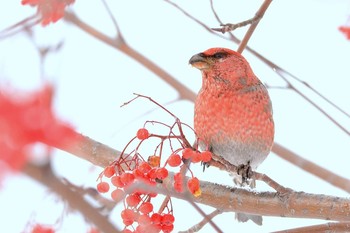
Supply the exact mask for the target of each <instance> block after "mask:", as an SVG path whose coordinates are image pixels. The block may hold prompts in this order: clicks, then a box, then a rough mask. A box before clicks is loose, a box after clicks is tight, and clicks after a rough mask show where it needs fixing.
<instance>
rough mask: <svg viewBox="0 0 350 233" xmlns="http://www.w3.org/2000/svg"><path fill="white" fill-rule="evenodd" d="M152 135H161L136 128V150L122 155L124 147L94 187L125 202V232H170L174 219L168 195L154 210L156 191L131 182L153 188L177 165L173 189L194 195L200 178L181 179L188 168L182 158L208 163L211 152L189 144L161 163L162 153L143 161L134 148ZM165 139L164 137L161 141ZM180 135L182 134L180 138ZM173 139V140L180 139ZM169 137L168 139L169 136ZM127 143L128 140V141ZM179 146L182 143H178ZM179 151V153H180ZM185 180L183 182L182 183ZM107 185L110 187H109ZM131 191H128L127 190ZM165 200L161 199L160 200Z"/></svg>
mask: <svg viewBox="0 0 350 233" xmlns="http://www.w3.org/2000/svg"><path fill="white" fill-rule="evenodd" d="M151 137H158V138H159V137H161V136H159V135H153V134H150V133H149V131H148V130H147V129H146V128H141V129H139V130H138V131H137V133H136V137H134V138H133V139H132V140H131V141H133V140H135V139H139V140H140V141H139V144H138V146H137V147H136V149H134V150H133V152H132V153H130V154H125V152H124V151H125V149H126V148H125V149H124V151H123V152H122V155H121V156H120V158H119V159H118V160H117V161H114V162H113V163H111V165H109V166H108V167H106V168H105V169H104V171H103V173H101V175H100V177H99V179H100V182H99V183H98V184H97V190H98V191H99V192H100V193H107V192H109V191H110V189H113V190H112V191H111V193H110V195H111V198H112V199H113V200H115V201H121V200H123V201H124V207H125V208H124V210H123V211H122V213H121V218H122V220H123V223H124V225H125V228H124V232H125V233H131V232H137V233H142V232H155V233H157V232H164V233H167V232H171V231H172V230H173V228H174V225H173V223H174V221H175V218H174V216H173V209H172V205H171V199H170V198H169V197H168V199H167V201H166V202H165V203H166V204H165V205H162V207H161V208H160V209H159V210H158V211H155V210H154V205H153V204H152V200H153V199H154V198H156V197H157V193H154V192H153V193H152V192H150V191H146V190H141V189H140V188H135V187H133V186H132V184H135V182H140V183H143V184H147V185H148V186H150V187H152V186H155V185H156V184H162V183H163V181H164V180H165V179H167V178H168V176H169V171H168V168H170V167H172V168H178V169H179V171H178V172H177V173H175V175H174V183H173V185H174V190H176V191H177V192H183V191H184V187H186V186H187V190H188V191H189V192H191V193H192V194H193V195H194V196H199V195H200V194H201V190H200V184H199V179H198V178H196V177H194V176H193V173H192V172H191V175H192V177H191V178H190V179H188V180H186V179H184V175H183V174H184V173H183V170H182V169H189V168H188V167H187V166H186V164H184V163H183V161H186V160H190V161H191V162H193V163H198V162H209V161H210V159H211V155H212V154H211V152H209V151H204V152H199V151H198V150H195V149H192V148H190V147H185V148H183V147H182V146H180V148H178V149H175V150H173V148H172V151H173V152H172V153H171V154H170V156H168V158H167V159H166V160H165V162H164V163H162V154H161V153H159V155H152V156H149V157H148V158H147V160H145V159H144V158H143V157H142V156H141V155H140V154H139V153H138V152H137V149H138V147H139V146H140V145H141V143H142V142H144V141H145V140H146V139H149V138H151ZM166 138H168V136H164V138H161V139H162V142H163V141H164V140H165V139H166ZM179 138H181V137H179ZM179 138H176V139H179ZM168 139H169V138H168ZM128 145H130V143H128ZM181 145H182V144H181ZM180 154H182V155H180ZM103 177H105V178H108V179H109V182H107V181H102V178H103ZM185 183H186V185H184V184H185ZM110 184H111V185H112V187H113V188H110ZM130 190H131V191H130ZM163 203H164V202H163Z"/></svg>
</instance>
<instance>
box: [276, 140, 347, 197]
mask: <svg viewBox="0 0 350 233" xmlns="http://www.w3.org/2000/svg"><path fill="white" fill-rule="evenodd" d="M272 152H274V153H276V154H278V156H279V157H281V158H283V159H285V160H287V161H288V162H290V163H292V164H294V165H296V166H297V167H299V168H301V169H303V170H304V171H306V172H309V173H311V174H313V175H315V176H317V177H318V178H320V179H322V180H324V181H326V182H328V183H330V184H332V185H333V186H335V187H338V188H340V189H342V190H344V191H346V192H348V193H350V180H349V179H346V178H344V177H341V176H339V175H337V174H335V173H333V172H331V171H329V170H327V169H325V168H323V167H321V166H318V165H317V164H315V163H313V162H311V161H309V160H306V159H304V158H302V157H300V156H299V155H297V154H296V153H294V152H292V151H290V150H288V149H287V148H285V147H283V146H282V145H279V144H277V143H275V144H274V146H273V147H272Z"/></svg>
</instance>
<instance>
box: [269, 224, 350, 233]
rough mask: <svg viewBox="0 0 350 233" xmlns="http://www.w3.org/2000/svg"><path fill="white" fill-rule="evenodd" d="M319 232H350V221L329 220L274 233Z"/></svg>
mask: <svg viewBox="0 0 350 233" xmlns="http://www.w3.org/2000/svg"><path fill="white" fill-rule="evenodd" d="M319 232H350V223H349V222H329V223H326V224H320V225H314V226H307V227H299V228H293V229H289V230H283V231H275V232H274V233H319Z"/></svg>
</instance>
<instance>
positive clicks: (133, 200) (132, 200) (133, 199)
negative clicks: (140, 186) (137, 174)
mask: <svg viewBox="0 0 350 233" xmlns="http://www.w3.org/2000/svg"><path fill="white" fill-rule="evenodd" d="M140 201H141V197H140V195H138V194H130V195H128V196H127V197H126V203H127V204H128V206H131V207H135V206H137V205H138V204H139V203H140Z"/></svg>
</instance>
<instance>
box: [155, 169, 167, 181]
mask: <svg viewBox="0 0 350 233" xmlns="http://www.w3.org/2000/svg"><path fill="white" fill-rule="evenodd" d="M168 174H169V172H168V170H167V169H166V168H165V167H161V168H158V169H157V170H156V177H157V178H158V179H160V180H163V179H165V178H167V177H168Z"/></svg>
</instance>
